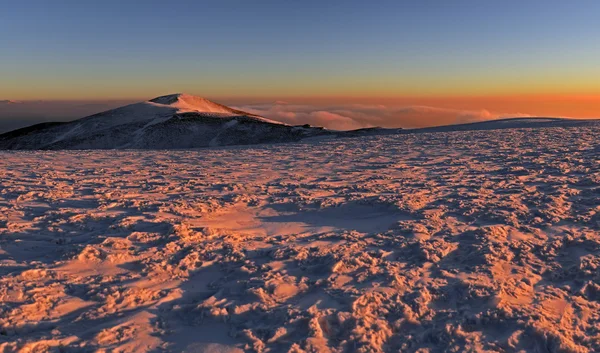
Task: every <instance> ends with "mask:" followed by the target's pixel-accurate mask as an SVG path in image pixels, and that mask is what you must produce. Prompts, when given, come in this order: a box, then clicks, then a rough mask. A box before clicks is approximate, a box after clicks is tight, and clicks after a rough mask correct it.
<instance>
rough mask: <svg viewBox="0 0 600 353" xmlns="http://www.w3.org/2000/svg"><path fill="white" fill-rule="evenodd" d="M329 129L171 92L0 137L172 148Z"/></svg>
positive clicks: (288, 137)
mask: <svg viewBox="0 0 600 353" xmlns="http://www.w3.org/2000/svg"><path fill="white" fill-rule="evenodd" d="M323 134H331V132H329V131H327V130H323V129H319V128H313V127H308V126H303V127H298V126H289V125H286V124H282V123H280V122H277V121H273V120H269V119H266V118H263V117H261V116H258V115H254V114H250V113H246V112H243V111H239V110H235V109H231V108H229V107H226V106H224V105H221V104H218V103H215V102H212V101H210V100H208V99H205V98H201V97H196V96H191V95H187V94H172V95H167V96H162V97H157V98H154V99H151V100H149V101H146V102H141V103H135V104H131V105H127V106H124V107H120V108H117V109H113V110H109V111H105V112H102V113H99V114H95V115H91V116H88V117H85V118H82V119H79V120H75V121H72V122H66V123H59V122H52V123H42V124H37V125H33V126H30V127H26V128H22V129H18V130H14V131H11V132H8V133H5V134H2V135H0V149H49V150H54V149H126V148H133V149H173V148H197V147H209V146H226V145H238V144H255V143H265V142H288V141H298V140H301V139H303V138H306V137H313V136H318V135H323Z"/></svg>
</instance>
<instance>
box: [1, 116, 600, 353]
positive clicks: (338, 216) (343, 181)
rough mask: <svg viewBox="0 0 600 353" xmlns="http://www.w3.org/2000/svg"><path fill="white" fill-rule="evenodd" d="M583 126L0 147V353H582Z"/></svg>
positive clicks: (590, 268) (591, 332) (590, 134)
mask: <svg viewBox="0 0 600 353" xmlns="http://www.w3.org/2000/svg"><path fill="white" fill-rule="evenodd" d="M599 134H600V127H599V126H598V125H589V126H579V127H567V128H565V127H554V128H544V129H505V130H495V131H467V132H438V133H421V134H403V135H389V136H373V137H362V138H348V139H328V140H320V141H311V142H310V143H292V144H285V145H283V144H280V145H262V146H255V147H229V148H216V149H205V150H187V151H61V152H43V151H36V152H0V176H1V179H0V180H1V183H2V184H1V189H0V191H1V192H0V210H1V212H0V217H2V218H0V274H1V276H0V351H7V352H12V351H19V350H20V351H21V352H58V351H61V352H79V351H81V352H89V351H99V352H162V351H172V352H240V351H256V352H267V351H269V352H280V351H292V352H303V351H322V352H327V351H332V352H351V351H358V352H379V351H401V352H417V351H418V352H448V351H451V352H464V351H470V352H516V351H522V352H598V351H600V330H599V328H600V208H599V207H600V206H599V205H600V160H599V158H600V146H599V144H598V139H597V136H598V135H599Z"/></svg>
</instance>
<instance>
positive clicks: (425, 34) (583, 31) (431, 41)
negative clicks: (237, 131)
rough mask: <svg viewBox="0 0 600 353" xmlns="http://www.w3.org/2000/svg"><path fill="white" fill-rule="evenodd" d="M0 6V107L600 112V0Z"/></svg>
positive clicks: (37, 1) (29, 2)
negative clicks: (128, 104)
mask: <svg viewBox="0 0 600 353" xmlns="http://www.w3.org/2000/svg"><path fill="white" fill-rule="evenodd" d="M0 5H1V6H0V8H1V9H2V11H0V52H1V55H0V100H2V99H14V100H37V99H44V100H99V99H101V100H107V99H137V98H140V99H147V98H151V97H154V96H157V95H161V94H167V93H173V92H188V93H191V94H197V95H202V96H206V97H210V98H213V99H219V98H220V99H221V100H223V99H225V100H226V101H228V100H229V101H232V100H244V99H246V100H253V99H254V100H257V99H262V100H269V99H273V100H275V99H287V100H294V99H298V100H304V101H305V102H315V101H318V100H328V99H331V100H333V99H335V100H338V101H344V100H345V101H348V102H350V101H352V102H359V101H360V102H366V101H369V102H374V103H381V104H383V103H385V102H388V103H387V104H390V102H392V103H393V102H395V104H405V102H406V103H408V104H428V105H433V104H436V106H442V107H452V108H460V109H492V110H496V111H503V112H521V113H530V114H546V115H562V116H576V117H583V116H586V117H589V116H600V80H599V79H598V78H600V45H599V39H598V38H600V24H599V22H598V15H599V14H600V2H599V1H597V0H582V1H576V2H567V1H554V0H545V1H542V0H530V1H481V0H468V1H467V0H464V1H461V0H456V1H444V0H438V1H431V0H420V1H376V2H369V1H349V0H346V1H260V0H257V1H228V0H222V1H191V0H188V1H165V0H161V1H154V0H147V1H143V2H138V1H124V0H121V1H114V0H103V1H81V0H80V1H74V0H73V1H64V0H54V1H47V0H19V1H6V0H0ZM528 97H529V98H528ZM436 102H437V103H436ZM556 102H562V103H556ZM440 104H441V105H440ZM494 104H495V105H498V106H499V108H496V107H495V106H492V105H494ZM553 106H554V108H552V107H553ZM500 108H503V109H501V110H500ZM553 109H554V110H553ZM552 113H555V114H552Z"/></svg>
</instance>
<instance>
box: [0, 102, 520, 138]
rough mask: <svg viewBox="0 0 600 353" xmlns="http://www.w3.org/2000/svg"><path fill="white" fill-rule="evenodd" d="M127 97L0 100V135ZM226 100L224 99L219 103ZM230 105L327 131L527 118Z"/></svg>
mask: <svg viewBox="0 0 600 353" xmlns="http://www.w3.org/2000/svg"><path fill="white" fill-rule="evenodd" d="M128 103H132V102H128V101H95V102H45V101H25V102H19V101H10V100H0V133H2V132H6V131H10V130H14V129H18V128H21V127H24V126H29V125H33V124H36V123H40V122H46V121H69V120H74V119H78V118H82V117H84V116H88V115H91V114H95V113H98V112H101V111H104V110H108V109H112V108H116V107H119V106H122V105H125V104H128ZM224 103H225V104H227V102H224ZM235 108H237V109H240V110H244V111H247V112H250V113H254V114H258V115H261V116H264V117H266V118H269V119H272V120H277V121H281V122H284V123H287V124H290V125H302V124H310V125H313V126H323V127H326V128H328V129H333V130H352V129H359V128H365V127H374V126H381V127H390V128H393V127H402V128H417V127H426V126H436V125H448V124H460V123H468V122H477V121H484V120H490V119H497V118H502V117H519V116H521V117H522V116H528V115H527V114H522V113H496V112H490V111H487V110H458V109H448V108H439V107H431V106H423V105H411V106H400V107H398V106H396V107H391V106H384V105H366V104H345V105H330V106H325V105H304V104H290V103H287V102H285V101H277V102H274V103H269V104H252V105H239V106H236V107H235Z"/></svg>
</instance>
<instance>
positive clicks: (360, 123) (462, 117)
mask: <svg viewBox="0 0 600 353" xmlns="http://www.w3.org/2000/svg"><path fill="white" fill-rule="evenodd" d="M237 108H238V109H240V110H244V111H247V112H250V113H254V114H258V115H262V116H264V117H266V118H269V119H273V120H277V121H281V122H284V123H287V124H291V125H300V124H311V125H315V126H323V127H326V128H328V129H334V130H351V129H360V128H365V127H374V126H380V127H390V128H394V127H402V128H418V127H427V126H438V125H449V124H462V123H470V122H478V121H485V120H491V119H500V118H504V117H527V116H530V115H528V114H523V113H494V112H490V111H487V110H485V109H483V110H458V109H448V108H439V107H430V106H420V105H415V106H403V107H387V106H384V105H364V104H349V105H340V106H329V107H324V106H312V105H298V104H287V103H285V102H275V103H273V104H259V105H246V106H239V107H237Z"/></svg>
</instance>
